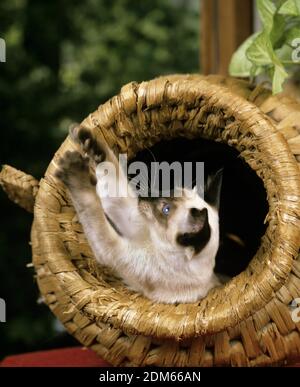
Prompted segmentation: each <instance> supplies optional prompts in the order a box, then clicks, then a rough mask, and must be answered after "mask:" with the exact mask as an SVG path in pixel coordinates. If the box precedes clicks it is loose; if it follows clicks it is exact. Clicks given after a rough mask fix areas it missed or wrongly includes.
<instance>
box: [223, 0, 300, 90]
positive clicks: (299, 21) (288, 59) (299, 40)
mask: <svg viewBox="0 0 300 387" xmlns="http://www.w3.org/2000/svg"><path fill="white" fill-rule="evenodd" d="M256 4H257V9H258V12H259V16H260V19H261V23H262V30H261V31H259V32H256V33H255V34H253V35H251V36H250V37H249V38H248V39H247V40H246V41H245V42H244V43H243V44H242V45H241V46H240V47H239V48H238V50H237V51H236V52H235V53H234V54H233V56H232V58H231V62H230V65H229V73H230V75H233V76H236V77H251V78H252V79H253V78H254V77H255V76H257V75H259V74H267V75H268V76H269V77H270V79H271V80H272V90H273V93H274V94H275V93H278V92H280V91H282V85H283V82H284V81H285V79H286V78H287V77H289V76H290V74H292V73H293V72H294V71H295V70H297V67H298V68H299V64H300V0H256Z"/></svg>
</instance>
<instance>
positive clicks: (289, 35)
mask: <svg viewBox="0 0 300 387" xmlns="http://www.w3.org/2000/svg"><path fill="white" fill-rule="evenodd" d="M296 39H299V40H298V44H299V43H300V27H293V28H291V29H290V30H289V31H287V32H286V34H285V41H284V43H283V45H282V46H281V47H280V48H279V49H277V50H276V51H275V53H276V55H277V57H278V59H279V60H280V61H281V62H285V64H293V62H295V61H294V60H293V53H294V51H295V50H296V48H297V44H295V42H296ZM296 63H297V62H296Z"/></svg>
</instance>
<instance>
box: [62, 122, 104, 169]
mask: <svg viewBox="0 0 300 387" xmlns="http://www.w3.org/2000/svg"><path fill="white" fill-rule="evenodd" d="M69 134H70V137H71V138H72V139H73V141H75V142H76V143H78V144H79V145H80V146H81V149H82V150H83V152H84V153H86V154H87V155H88V156H89V157H90V158H91V160H94V162H95V163H96V164H99V163H101V162H102V161H104V160H105V159H106V152H105V149H104V147H103V146H102V145H101V144H100V143H99V141H98V140H97V139H96V137H95V135H94V134H93V133H92V132H91V131H90V130H88V129H86V128H83V127H81V126H80V125H75V126H73V127H72V128H71V129H70V131H69Z"/></svg>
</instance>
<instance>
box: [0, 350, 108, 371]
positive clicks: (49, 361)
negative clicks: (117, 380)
mask: <svg viewBox="0 0 300 387" xmlns="http://www.w3.org/2000/svg"><path fill="white" fill-rule="evenodd" d="M108 366H110V364H108V363H107V362H106V361H104V360H102V359H101V358H99V357H98V356H97V355H96V353H95V352H94V351H92V350H90V349H86V348H81V347H75V348H62V349H54V350H51V351H41V352H32V353H26V354H23V355H14V356H8V357H6V358H5V359H4V360H3V361H2V362H1V363H0V367H108Z"/></svg>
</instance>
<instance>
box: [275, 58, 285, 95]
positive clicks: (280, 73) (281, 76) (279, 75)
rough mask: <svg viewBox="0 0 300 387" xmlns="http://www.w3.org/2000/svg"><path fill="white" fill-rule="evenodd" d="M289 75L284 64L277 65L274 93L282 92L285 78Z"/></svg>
mask: <svg viewBox="0 0 300 387" xmlns="http://www.w3.org/2000/svg"><path fill="white" fill-rule="evenodd" d="M287 77H288V73H287V72H286V71H285V69H284V67H283V66H280V65H275V68H274V74H273V80H272V92H273V94H277V93H280V92H281V91H282V85H283V82H284V81H285V79H286V78H287Z"/></svg>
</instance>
